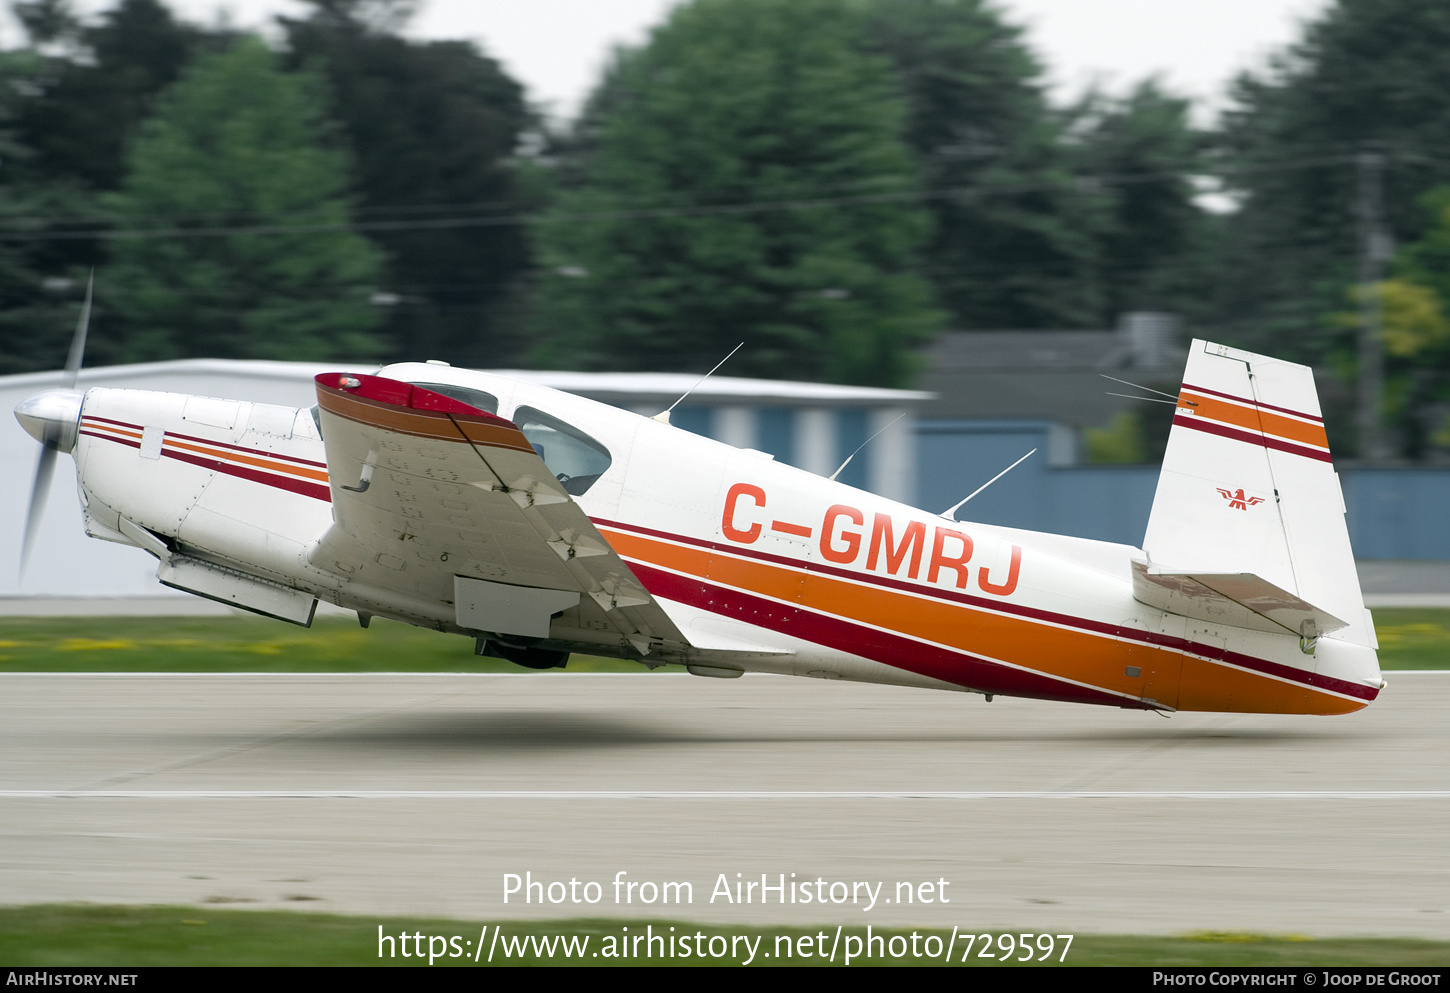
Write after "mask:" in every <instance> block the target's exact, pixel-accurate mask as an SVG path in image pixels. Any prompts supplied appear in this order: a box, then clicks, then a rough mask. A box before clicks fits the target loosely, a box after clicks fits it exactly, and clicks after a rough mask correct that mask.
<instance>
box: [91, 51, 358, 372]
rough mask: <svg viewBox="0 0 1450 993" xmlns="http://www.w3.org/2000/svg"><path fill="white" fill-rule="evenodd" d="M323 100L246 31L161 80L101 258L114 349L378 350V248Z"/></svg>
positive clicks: (300, 353) (329, 354)
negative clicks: (352, 213)
mask: <svg viewBox="0 0 1450 993" xmlns="http://www.w3.org/2000/svg"><path fill="white" fill-rule="evenodd" d="M322 108H323V99H322V94H321V91H320V87H319V85H318V84H317V81H316V80H315V79H313V78H312V77H310V76H308V75H305V74H292V75H288V74H284V73H282V72H281V71H280V70H279V69H278V67H277V65H276V60H275V58H274V57H273V55H272V53H271V52H270V51H269V50H268V49H267V47H266V46H265V45H264V44H263V43H262V42H261V41H260V40H257V39H254V38H244V39H242V40H241V41H240V42H238V43H237V44H236V45H235V46H234V47H233V48H232V49H231V50H230V51H228V52H225V53H218V54H208V55H202V56H200V57H199V58H198V59H197V60H196V61H195V62H194V63H193V64H192V66H191V67H190V68H189V69H188V70H187V71H186V73H185V74H184V75H183V77H182V79H181V80H180V81H179V82H178V83H177V84H176V86H175V87H173V88H172V89H171V90H169V91H167V92H166V93H165V94H164V96H163V97H162V98H161V100H160V103H159V106H158V109H157V113H156V115H155V116H154V117H153V118H151V119H150V120H148V121H147V122H146V123H145V124H144V125H143V127H142V128H141V130H140V133H139V134H138V135H137V137H136V139H135V142H134V144H133V145H132V148H131V154H130V156H129V162H128V165H129V169H128V172H127V175H126V179H125V183H124V186H123V188H122V190H121V192H120V193H119V194H117V195H116V196H115V198H114V201H113V205H114V216H115V219H116V222H117V226H118V228H120V229H122V230H123V231H124V232H126V233H128V234H133V235H135V236H134V237H122V238H118V239H117V240H116V241H115V242H114V249H113V258H114V264H113V265H112V267H111V270H110V273H109V276H110V278H109V283H110V286H111V288H112V291H113V293H114V300H115V307H116V309H117V310H119V311H120V313H121V315H122V317H124V318H125V320H126V324H127V332H128V333H127V337H126V339H125V345H124V357H126V358H129V359H131V360H143V359H161V358H172V357H177V356H185V355H206V356H216V357H233V358H287V359H322V358H334V357H336V358H356V357H363V356H368V355H374V354H377V353H378V352H379V351H380V350H381V347H382V344H383V343H382V342H381V340H380V339H379V337H378V336H377V335H376V334H374V333H373V329H374V328H375V326H376V325H377V323H378V316H377V312H376V308H374V307H373V306H371V305H370V303H369V297H370V294H371V293H372V292H373V290H374V288H375V286H376V279H377V274H378V270H379V266H380V262H381V260H380V258H379V254H378V252H377V250H376V249H375V248H373V247H372V245H371V244H370V243H369V242H367V241H366V240H365V239H363V238H361V237H359V236H358V235H356V234H353V233H351V232H349V231H347V230H345V229H344V228H345V226H346V225H347V224H348V223H349V219H350V218H349V205H348V201H347V198H346V192H347V187H348V171H347V167H348V162H347V157H346V155H344V154H343V153H342V152H341V151H339V150H337V149H336V148H334V147H329V134H328V128H327V126H326V123H325V121H324V118H323V110H322ZM238 229H241V230H238ZM248 229H251V230H248ZM208 231H210V232H216V231H223V232H225V233H221V234H208V233H205V232H208Z"/></svg>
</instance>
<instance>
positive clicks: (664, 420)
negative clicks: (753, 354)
mask: <svg viewBox="0 0 1450 993" xmlns="http://www.w3.org/2000/svg"><path fill="white" fill-rule="evenodd" d="M744 347H745V342H743V341H742V342H741V343H740V344H738V345H736V346H735V347H734V348H732V349H730V355H734V354H735V353H736V352H738V351H740V349H742V348H744ZM730 355H727V356H725V357H724V358H723V359H721V360H720V361H719V362H716V363H715V368H714V369H711V370H710V371H709V372H707V373H705V375H703V376H701V377H700V382H699V383H696V384H695V385H694V386H691V387H690V388H689V389H688V390H686V391H685V392H684V395H683V396H681V397H680V398H679V399H678V400H676V401H675V402H674V403H672V404H670V405H669V406H668V407H667V408H665V409H664V410H662V411H660V412H659V413H658V414H656V415H654V416H653V417H651V418H650V420H652V421H659V422H660V423H661V424H668V423H670V411H672V410H674V409H675V408H676V407H678V406H679V405H680V404H682V403H684V402H685V397H687V396H689V395H690V394H691V393H694V392H695V391H696V390H698V389H699V388H700V383H703V382H704V381H705V380H707V379H709V378H710V377H711V376H713V375H715V370H716V369H719V368H720V367H721V366H722V365H724V364H725V363H726V362H729V361H730Z"/></svg>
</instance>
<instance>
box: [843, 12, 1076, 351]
mask: <svg viewBox="0 0 1450 993" xmlns="http://www.w3.org/2000/svg"><path fill="white" fill-rule="evenodd" d="M867 10H868V12H869V21H868V26H867V27H868V35H869V38H870V45H871V46H872V48H873V49H875V50H876V51H878V52H880V53H882V54H883V55H885V56H886V57H888V58H889V59H890V60H891V62H892V65H893V68H894V70H895V72H896V75H897V77H898V78H899V79H900V81H901V85H902V88H903V90H904V91H905V94H906V96H907V100H908V104H909V116H908V122H907V129H906V139H907V142H908V144H909V145H910V147H911V149H912V151H913V153H914V154H915V157H916V160H917V162H918V163H919V164H920V167H921V171H922V177H923V184H924V186H925V188H926V189H927V190H928V191H930V196H929V198H928V200H927V203H928V205H929V207H930V210H931V211H932V214H933V215H934V220H935V226H934V233H933V235H932V238H931V241H930V243H929V247H928V249H927V251H926V252H925V253H924V254H925V256H926V258H927V259H929V260H930V261H929V263H928V266H927V269H926V271H927V272H928V273H929V274H930V275H931V278H932V282H933V283H934V284H935V286H936V288H937V291H938V295H939V297H940V299H941V301H942V302H943V303H944V304H945V305H946V306H947V307H949V308H950V309H951V312H952V318H953V320H954V321H955V323H956V325H957V326H958V327H961V328H1034V327H1084V326H1095V325H1096V324H1098V322H1099V321H1100V320H1101V315H1102V312H1103V309H1104V303H1105V301H1104V299H1103V295H1102V289H1101V286H1100V282H1099V279H1098V261H1097V258H1096V246H1095V244H1094V240H1093V234H1094V230H1095V227H1096V223H1097V222H1096V219H1095V217H1096V213H1097V207H1098V205H1097V204H1096V202H1095V200H1094V198H1093V197H1091V196H1088V197H1084V195H1083V193H1082V191H1080V190H1079V189H1078V188H1077V187H1076V186H1075V184H1074V182H1073V177H1072V175H1071V172H1070V167H1071V163H1070V161H1069V160H1068V158H1067V156H1066V155H1065V154H1064V152H1065V148H1064V146H1063V144H1062V141H1061V137H1062V129H1061V122H1060V120H1059V119H1058V118H1057V117H1056V116H1055V115H1054V114H1053V113H1052V112H1051V110H1050V108H1049V107H1048V105H1047V101H1046V98H1045V96H1044V93H1043V88H1042V81H1041V75H1042V67H1041V66H1040V64H1039V63H1038V62H1037V60H1036V58H1035V57H1034V56H1033V55H1032V53H1031V52H1030V51H1029V50H1028V48H1027V47H1026V45H1025V44H1024V43H1023V42H1022V38H1021V31H1020V29H1018V28H1015V27H1012V26H1011V25H1009V24H1007V23H1006V22H1005V21H1003V19H1002V17H1001V15H1000V14H999V13H998V12H997V11H996V10H995V9H994V8H992V7H991V6H989V5H988V4H987V3H986V2H985V0H871V2H870V3H869V4H868V7H867Z"/></svg>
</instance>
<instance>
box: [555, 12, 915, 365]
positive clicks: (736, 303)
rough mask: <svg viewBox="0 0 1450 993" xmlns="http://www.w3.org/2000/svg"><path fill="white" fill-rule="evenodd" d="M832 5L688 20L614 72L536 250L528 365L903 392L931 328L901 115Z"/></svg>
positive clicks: (852, 18)
mask: <svg viewBox="0 0 1450 993" xmlns="http://www.w3.org/2000/svg"><path fill="white" fill-rule="evenodd" d="M863 37H864V36H863V31H862V23H861V20H860V18H859V15H858V13H857V8H856V5H854V4H851V3H849V2H847V0H696V2H694V3H689V4H686V5H683V6H681V7H678V8H676V9H675V10H674V12H673V13H672V14H671V16H670V18H669V20H668V22H667V23H665V24H664V25H662V26H661V27H659V28H657V29H655V31H654V32H653V34H652V36H651V38H650V40H649V42H648V44H646V45H645V46H644V47H642V48H639V49H636V50H629V51H621V52H619V53H617V56H616V59H615V62H614V64H613V66H612V67H611V68H610V70H609V72H608V74H607V76H606V78H605V80H604V82H603V83H602V84H601V86H600V88H599V89H598V91H596V93H595V94H594V96H593V97H592V99H591V103H590V105H589V107H588V108H587V110H586V114H585V115H584V118H583V121H582V122H581V125H580V128H579V130H578V132H577V133H576V134H575V135H574V136H573V137H572V143H571V144H570V145H569V146H568V148H567V155H568V158H569V161H568V162H566V164H565V167H564V168H563V169H562V170H561V181H562V182H563V183H564V184H565V188H564V191H563V192H562V193H561V195H560V196H559V198H558V200H557V202H556V203H555V205H554V207H553V209H552V210H551V212H550V214H549V216H548V217H547V218H546V220H545V222H544V225H543V227H542V231H541V242H542V245H543V247H542V252H543V255H544V261H545V263H546V265H547V270H546V272H547V275H546V276H545V277H544V278H545V282H544V284H543V286H542V288H541V289H542V294H543V299H542V304H541V309H542V319H543V325H544V328H545V330H546V331H547V333H548V344H547V346H546V348H545V349H544V350H542V351H541V353H540V356H539V358H540V361H542V362H548V363H559V364H568V365H583V366H585V367H592V368H606V369H626V368H655V369H697V368H701V367H706V366H708V365H709V364H713V362H714V361H715V360H717V359H718V358H720V357H722V356H723V355H725V354H726V352H728V351H729V350H730V349H731V348H732V347H733V346H734V345H735V344H736V343H737V342H739V341H741V340H744V341H745V343H746V347H745V349H744V350H743V351H742V352H741V354H740V355H739V356H737V358H736V359H734V360H732V362H731V366H730V370H731V371H732V372H733V373H735V374H736V375H762V376H789V377H795V378H807V379H814V378H819V379H828V380H833V381H837V382H849V383H863V384H880V385H898V384H902V383H904V382H906V381H907V379H908V378H909V374H910V372H911V366H912V361H911V360H912V353H911V346H912V345H914V344H915V343H917V342H919V341H921V340H923V339H925V338H926V337H928V336H929V335H930V334H932V333H933V332H934V331H935V330H937V328H938V327H939V325H940V322H941V315H940V314H939V312H938V311H936V310H935V308H934V307H933V305H932V297H931V291H930V288H929V286H928V284H927V283H926V282H925V280H923V279H922V278H921V277H920V276H919V275H917V272H916V265H917V256H916V253H917V251H918V249H919V248H920V247H921V246H922V245H923V242H924V240H925V238H926V237H927V235H928V234H929V231H930V224H929V219H928V217H927V215H926V214H925V212H924V211H923V210H922V209H921V208H920V207H919V205H918V204H917V202H916V200H915V197H916V191H917V189H918V186H917V183H918V175H917V170H916V167H915V165H914V163H913V161H912V158H911V155H910V152H909V150H908V149H907V147H906V146H905V144H904V143H903V142H902V140H901V134H902V129H903V127H904V125H905V105H904V103H903V101H902V98H901V96H900V93H899V91H898V88H897V86H896V84H895V81H894V80H893V78H892V75H891V72H890V70H889V66H888V64H887V62H886V61H885V60H884V59H882V58H880V57H879V56H876V55H873V54H872V53H871V52H869V51H867V50H866V46H865V43H864V41H863Z"/></svg>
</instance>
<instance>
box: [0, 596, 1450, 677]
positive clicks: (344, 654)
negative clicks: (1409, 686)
mask: <svg viewBox="0 0 1450 993" xmlns="http://www.w3.org/2000/svg"><path fill="white" fill-rule="evenodd" d="M1374 617H1375V627H1376V629H1377V631H1378V633H1379V641H1380V653H1379V655H1380V667H1381V668H1382V669H1386V670H1396V669H1399V670H1403V669H1450V609H1430V608H1425V609H1380V610H1376V611H1375V612H1374ZM678 669H679V667H678V666H665V667H663V668H662V669H659V670H656V671H659V672H667V671H671V670H676V671H677V670H678ZM523 671H524V670H523V669H521V668H519V667H518V666H516V665H514V664H513V663H511V662H505V661H503V660H502V659H485V658H478V657H476V656H474V655H473V654H472V646H471V645H470V643H469V642H468V640H467V639H466V638H460V637H458V636H457V635H449V634H441V633H439V632H437V631H427V630H424V629H422V628H415V627H410V626H409V625H406V624H398V623H396V622H393V621H383V620H378V621H374V622H373V625H372V627H370V628H368V629H367V630H363V629H362V628H360V627H358V625H357V623H356V622H355V621H351V620H348V619H347V618H342V617H324V618H320V619H318V620H317V621H316V622H315V623H314V624H313V626H312V627H311V628H300V627H295V626H293V625H291V624H284V623H282V622H281V621H271V620H267V619H266V618H261V617H5V618H0V672H523ZM550 671H553V672H558V671H560V670H557V669H555V670H550ZM568 671H569V672H637V673H647V672H649V671H650V670H647V669H645V668H644V667H643V666H641V665H639V664H638V663H635V662H624V661H620V660H618V659H603V658H595V657H592V656H588V655H575V656H574V657H573V658H571V659H570V660H569V669H568Z"/></svg>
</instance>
